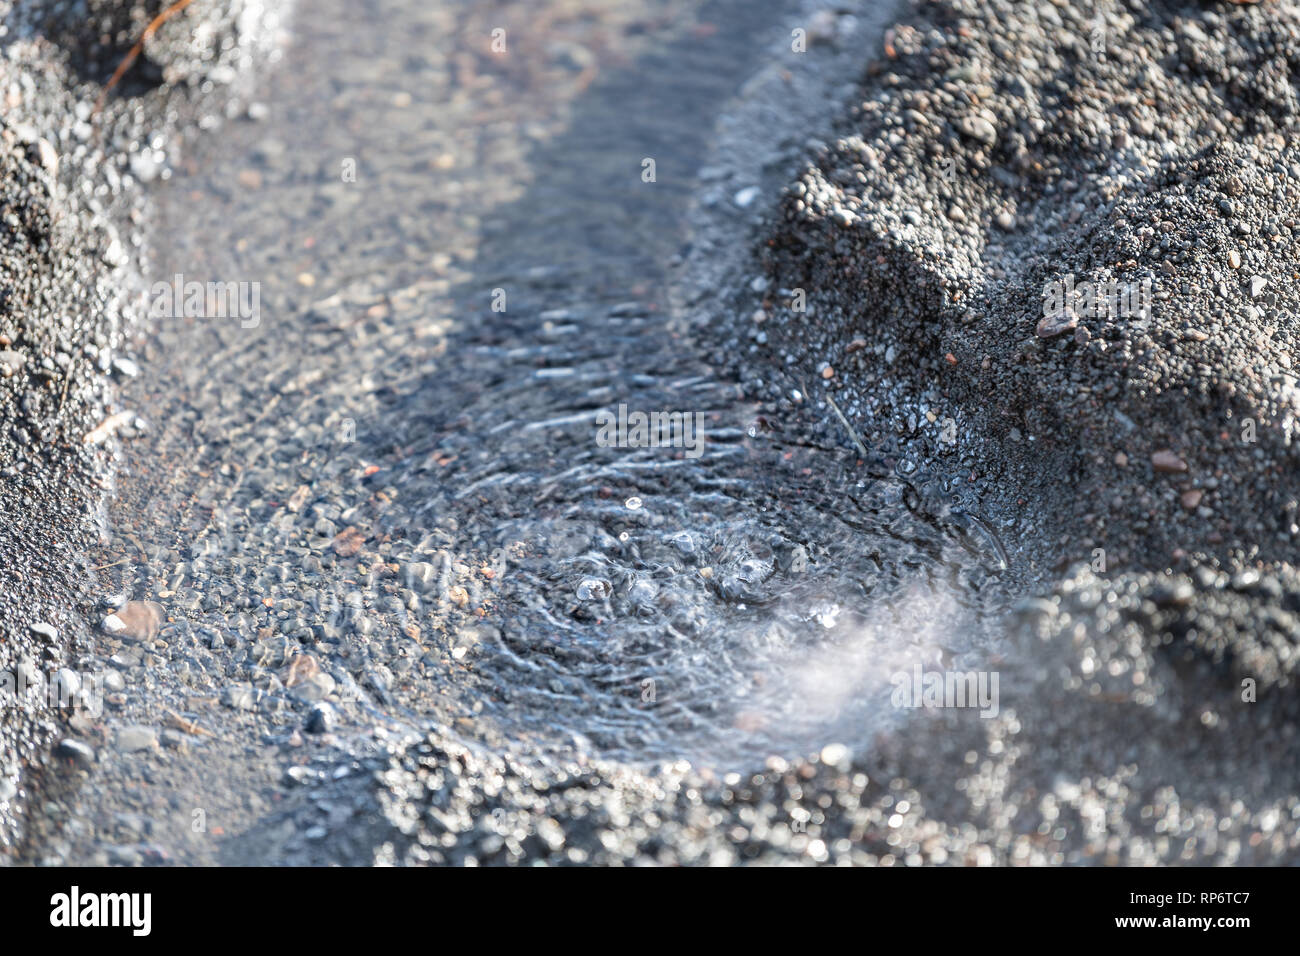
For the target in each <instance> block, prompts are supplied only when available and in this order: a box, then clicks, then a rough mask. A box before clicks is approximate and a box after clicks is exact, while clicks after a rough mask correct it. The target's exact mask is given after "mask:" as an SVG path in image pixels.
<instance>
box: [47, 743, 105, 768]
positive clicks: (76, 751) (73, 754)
mask: <svg viewBox="0 0 1300 956" xmlns="http://www.w3.org/2000/svg"><path fill="white" fill-rule="evenodd" d="M54 755H55V756H56V757H60V758H62V759H64V760H71V761H72V762H73V763H75V764H76V765H77V766H79V767H81V768H82V769H84V770H89V769H90V768H91V767H93V766H94V765H95V751H94V749H93V748H91V747H90V746H88V745H86V744H83V743H82V742H81V741H80V740H73V739H72V738H71V737H65V738H64V739H63V740H60V741H59V745H58V747H56V748H55V749H54Z"/></svg>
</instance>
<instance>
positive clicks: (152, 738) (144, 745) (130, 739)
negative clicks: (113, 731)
mask: <svg viewBox="0 0 1300 956" xmlns="http://www.w3.org/2000/svg"><path fill="white" fill-rule="evenodd" d="M157 746H158V731H156V730H154V729H153V728H152V727H143V726H140V725H134V726H131V727H123V728H121V729H120V730H119V731H118V732H117V749H118V750H121V751H122V752H123V753H129V754H130V753H136V752H137V751H140V750H153V749H154V748H155V747H157Z"/></svg>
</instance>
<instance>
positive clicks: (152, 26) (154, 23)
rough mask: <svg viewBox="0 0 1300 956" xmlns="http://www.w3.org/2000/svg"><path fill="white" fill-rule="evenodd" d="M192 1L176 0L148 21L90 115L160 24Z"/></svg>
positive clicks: (102, 106)
mask: <svg viewBox="0 0 1300 956" xmlns="http://www.w3.org/2000/svg"><path fill="white" fill-rule="evenodd" d="M193 2H194V0H176V2H175V3H173V4H172V5H171V6H170V7H168V8H167V9H166V10H164V11H163V12H162V13H160V14H158V16H156V17H154V18H153V20H151V21H150V23H149V25H148V26H147V27H145V28H144V33H142V34H140V39H139V40H137V41H136V42H135V46H133V47H131V49H130V50H129V51H128V52H127V54H126V57H125V58H124V59H123V60H122V62H121V63H119V64H118V65H117V69H116V70H114V71H113V76H112V78H111V79H110V80H109V81H108V85H107V86H105V87H104V89H103V92H101V93H100V94H99V99H97V100H96V101H95V112H94V113H93V114H91V115H92V116H98V115H99V111H100V110H102V109H103V108H104V100H105V98H106V97H107V96H108V94H109V93H110V92H111V91H112V89H113V87H115V86H117V82H118V80H120V79H122V76H123V75H124V74H125V73H126V71H127V70H129V69H131V67H132V65H134V63H135V61H136V57H138V56H139V55H140V51H141V50H143V49H144V45H145V43H147V42H148V40H149V38H150V37H151V36H153V35H154V34H155V33H156V32H158V28H159V27H160V26H162V25H163V24H164V23H166V22H167V21H168V20H170V19H171V18H172V17H173V16H175V15H176V14H178V13H180V12H181V11H182V10H184V9H185V8H186V7H188V6H189V5H190V4H191V3H193Z"/></svg>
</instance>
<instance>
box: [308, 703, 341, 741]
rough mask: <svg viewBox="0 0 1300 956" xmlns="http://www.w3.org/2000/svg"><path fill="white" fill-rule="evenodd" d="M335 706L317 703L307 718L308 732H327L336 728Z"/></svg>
mask: <svg viewBox="0 0 1300 956" xmlns="http://www.w3.org/2000/svg"><path fill="white" fill-rule="evenodd" d="M334 723H335V715H334V708H333V707H331V706H330V705H329V704H324V703H321V704H317V705H316V706H315V707H313V708H312V711H311V714H310V716H308V718H307V733H309V734H327V733H329V732H330V731H331V730H333V729H334Z"/></svg>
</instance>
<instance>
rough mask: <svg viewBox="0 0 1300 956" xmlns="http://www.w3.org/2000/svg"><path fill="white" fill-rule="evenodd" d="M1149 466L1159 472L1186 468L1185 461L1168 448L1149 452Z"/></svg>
mask: <svg viewBox="0 0 1300 956" xmlns="http://www.w3.org/2000/svg"><path fill="white" fill-rule="evenodd" d="M1151 467H1152V468H1154V469H1155V470H1156V471H1161V472H1178V471H1186V470H1187V462H1185V461H1183V460H1182V459H1181V458H1179V457H1178V456H1177V455H1175V454H1174V453H1173V452H1172V451H1170V450H1169V449H1168V448H1163V449H1161V450H1160V451H1156V452H1152V453H1151Z"/></svg>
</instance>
